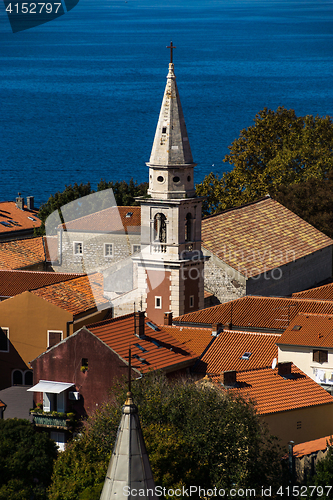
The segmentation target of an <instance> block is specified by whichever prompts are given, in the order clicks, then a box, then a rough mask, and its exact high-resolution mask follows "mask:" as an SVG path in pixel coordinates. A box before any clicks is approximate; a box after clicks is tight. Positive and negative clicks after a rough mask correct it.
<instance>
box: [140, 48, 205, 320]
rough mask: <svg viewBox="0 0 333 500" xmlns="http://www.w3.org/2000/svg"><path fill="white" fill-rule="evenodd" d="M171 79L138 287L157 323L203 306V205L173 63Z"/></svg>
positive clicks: (145, 216)
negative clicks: (197, 189) (197, 188)
mask: <svg viewBox="0 0 333 500" xmlns="http://www.w3.org/2000/svg"><path fill="white" fill-rule="evenodd" d="M168 48H169V49H170V53H171V62H170V64H169V72H168V75H167V83H166V87H165V91H164V96H163V101H162V106H161V111H160V115H159V119H158V123H157V128H156V133H155V139H154V143H153V147H152V151H151V156H150V160H149V162H148V163H147V166H148V167H149V189H148V195H150V198H147V199H143V200H142V199H141V257H138V258H134V259H133V260H134V261H136V263H137V265H138V288H139V292H140V293H141V297H142V305H143V309H146V311H147V315H148V316H149V318H150V319H152V320H153V321H156V322H157V323H160V324H161V323H163V317H164V313H166V312H170V311H172V313H173V315H174V316H179V315H181V314H185V313H187V312H190V311H194V310H197V309H201V308H203V307H204V278H203V269H204V257H203V254H202V252H201V204H202V198H199V197H196V195H195V188H194V180H193V169H194V167H195V165H196V164H195V163H194V162H193V158H192V153H191V148H190V143H189V139H188V135H187V131H186V125H185V120H184V115H183V111H182V107H181V103H180V98H179V93H178V89H177V84H176V76H175V73H174V64H173V49H174V48H175V47H174V46H173V44H172V42H171V44H170V46H169V47H168Z"/></svg>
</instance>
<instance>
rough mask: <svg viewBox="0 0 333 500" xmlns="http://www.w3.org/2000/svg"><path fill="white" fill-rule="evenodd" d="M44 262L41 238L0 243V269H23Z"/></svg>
mask: <svg viewBox="0 0 333 500" xmlns="http://www.w3.org/2000/svg"><path fill="white" fill-rule="evenodd" d="M44 262H45V251H44V245H43V238H42V237H39V238H27V239H23V240H14V241H5V242H3V243H1V242H0V269H24V268H25V267H30V266H34V265H36V264H44Z"/></svg>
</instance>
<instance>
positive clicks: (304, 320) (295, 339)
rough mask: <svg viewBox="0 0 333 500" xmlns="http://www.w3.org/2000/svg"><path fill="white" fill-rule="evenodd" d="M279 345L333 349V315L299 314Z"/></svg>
mask: <svg viewBox="0 0 333 500" xmlns="http://www.w3.org/2000/svg"><path fill="white" fill-rule="evenodd" d="M277 344H279V345H280V344H281V345H300V346H310V347H328V348H332V347H333V315H330V314H326V315H318V314H304V313H300V314H298V315H297V316H296V317H295V318H294V319H293V321H291V323H290V325H289V326H288V328H286V330H285V331H284V333H283V334H282V335H281V337H280V338H279V340H278V342H277Z"/></svg>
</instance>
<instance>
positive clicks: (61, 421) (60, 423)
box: [30, 410, 75, 429]
mask: <svg viewBox="0 0 333 500" xmlns="http://www.w3.org/2000/svg"><path fill="white" fill-rule="evenodd" d="M30 415H32V416H33V424H34V425H35V426H36V427H46V428H53V429H70V428H71V427H73V425H74V423H75V414H74V413H58V412H56V411H54V412H41V411H36V410H30Z"/></svg>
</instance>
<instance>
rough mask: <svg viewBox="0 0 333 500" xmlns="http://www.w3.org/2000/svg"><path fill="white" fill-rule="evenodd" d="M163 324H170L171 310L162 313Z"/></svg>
mask: <svg viewBox="0 0 333 500" xmlns="http://www.w3.org/2000/svg"><path fill="white" fill-rule="evenodd" d="M164 324H165V325H167V326H171V325H172V312H166V313H164Z"/></svg>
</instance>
